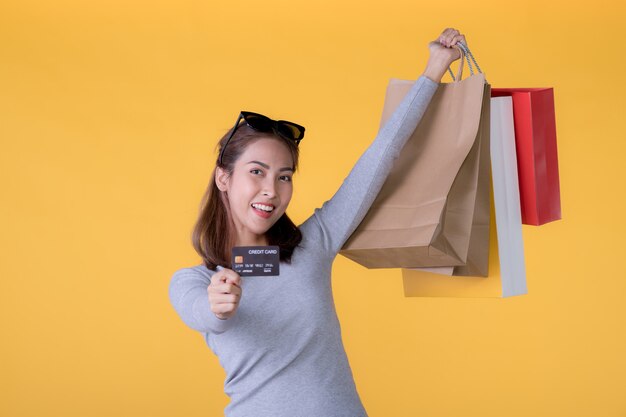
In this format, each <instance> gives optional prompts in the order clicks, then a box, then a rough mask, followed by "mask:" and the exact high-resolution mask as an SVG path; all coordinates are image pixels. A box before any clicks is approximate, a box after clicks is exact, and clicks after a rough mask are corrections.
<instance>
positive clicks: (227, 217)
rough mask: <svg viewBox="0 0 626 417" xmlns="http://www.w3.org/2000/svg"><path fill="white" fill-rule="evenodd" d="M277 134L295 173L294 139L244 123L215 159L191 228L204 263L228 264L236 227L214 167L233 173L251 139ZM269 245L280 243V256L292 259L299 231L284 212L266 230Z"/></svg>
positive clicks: (296, 153) (219, 146) (209, 265)
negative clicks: (220, 154)
mask: <svg viewBox="0 0 626 417" xmlns="http://www.w3.org/2000/svg"><path fill="white" fill-rule="evenodd" d="M233 129H234V127H233V128H231V129H229V130H228V132H226V133H225V134H224V136H222V138H221V139H220V140H219V142H218V143H217V145H216V148H217V150H218V152H217V153H218V154H219V152H220V151H221V150H222V147H223V146H224V143H226V140H227V139H228V137H229V136H230V133H231V132H232V130H233ZM268 137H271V138H276V139H277V140H280V141H281V142H282V143H284V144H285V145H286V146H287V147H288V148H289V151H290V153H291V156H292V159H293V169H294V173H295V171H296V170H297V168H298V156H299V151H298V146H297V145H296V144H295V142H293V141H290V140H287V139H283V138H282V137H280V136H278V135H274V134H273V133H266V132H258V131H256V130H254V129H252V128H251V127H249V126H248V125H247V124H246V123H243V124H241V125H240V126H239V127H238V128H237V131H236V132H235V134H234V135H233V137H232V138H231V139H230V142H228V146H227V147H226V149H225V150H224V155H223V156H222V163H221V164H220V161H216V162H215V168H213V173H212V175H211V179H210V181H209V184H208V186H207V188H206V191H205V192H204V196H203V197H202V201H201V203H200V213H199V215H198V219H197V221H196V224H195V226H194V228H193V232H192V237H191V240H192V243H193V247H194V249H195V250H196V252H198V254H199V255H200V256H201V257H202V261H203V263H204V265H205V266H206V267H207V268H209V269H211V270H215V269H216V267H217V265H221V266H223V267H225V268H230V267H231V264H230V251H231V249H232V247H233V246H234V245H235V233H236V231H235V227H234V223H233V221H232V217H231V214H230V209H229V206H228V198H227V197H226V196H225V195H224V193H223V192H222V191H220V189H219V188H217V185H216V184H215V173H216V171H217V167H218V166H219V167H220V168H222V169H224V170H225V171H226V172H227V174H228V176H230V175H232V174H233V169H234V166H235V162H236V161H237V159H239V157H240V156H241V154H242V153H243V152H244V151H245V149H246V148H247V147H248V145H250V144H251V143H253V142H255V141H257V140H259V139H261V138H268ZM266 237H267V240H268V243H269V244H270V245H278V246H279V247H280V260H281V261H284V262H287V263H291V255H292V254H293V251H294V249H295V248H296V247H297V246H298V244H300V242H301V241H302V233H301V232H300V229H298V226H296V225H295V224H294V223H293V221H291V219H290V218H289V216H287V212H285V213H283V215H282V216H281V217H280V218H279V219H278V220H277V221H276V223H274V225H272V227H271V228H270V229H269V230H268V231H267V232H266Z"/></svg>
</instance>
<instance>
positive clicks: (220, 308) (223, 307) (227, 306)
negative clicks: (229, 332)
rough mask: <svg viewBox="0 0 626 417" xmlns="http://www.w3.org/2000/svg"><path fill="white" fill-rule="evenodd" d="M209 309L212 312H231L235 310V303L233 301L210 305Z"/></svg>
mask: <svg viewBox="0 0 626 417" xmlns="http://www.w3.org/2000/svg"><path fill="white" fill-rule="evenodd" d="M211 311H212V312H213V313H214V314H223V313H231V312H233V311H235V304H234V303H223V304H216V305H214V306H211Z"/></svg>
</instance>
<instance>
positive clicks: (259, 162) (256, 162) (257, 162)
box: [248, 161, 293, 172]
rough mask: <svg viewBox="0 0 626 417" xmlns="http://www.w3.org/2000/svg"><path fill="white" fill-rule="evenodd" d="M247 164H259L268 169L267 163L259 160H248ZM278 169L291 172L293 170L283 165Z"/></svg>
mask: <svg viewBox="0 0 626 417" xmlns="http://www.w3.org/2000/svg"><path fill="white" fill-rule="evenodd" d="M248 164H259V165H261V166H262V167H263V168H265V169H270V166H269V165H267V164H264V163H263V162H261V161H250V162H248ZM278 171H280V172H283V171H291V172H293V168H291V167H283V168H281V169H279V170H278Z"/></svg>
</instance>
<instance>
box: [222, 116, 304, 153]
mask: <svg viewBox="0 0 626 417" xmlns="http://www.w3.org/2000/svg"><path fill="white" fill-rule="evenodd" d="M241 119H243V120H244V121H245V122H246V124H247V125H248V126H250V127H251V128H252V129H254V130H256V131H258V132H274V133H276V134H277V135H279V136H280V137H283V138H285V139H288V140H292V141H294V142H295V143H296V145H298V144H300V141H301V140H302V138H303V137H304V126H300V125H299V124H296V123H293V122H289V121H287V120H273V119H270V118H269V117H267V116H264V115H262V114H259V113H254V112H251V111H242V112H241V113H239V117H237V122H236V123H235V126H234V127H233V131H232V132H231V133H230V136H229V137H228V139H227V140H226V143H225V144H224V146H223V147H222V151H221V152H220V157H219V163H220V165H221V164H222V156H224V149H226V145H228V142H230V139H231V138H232V137H233V135H234V134H235V131H236V130H237V128H238V127H239V126H240V124H239V122H240V121H241Z"/></svg>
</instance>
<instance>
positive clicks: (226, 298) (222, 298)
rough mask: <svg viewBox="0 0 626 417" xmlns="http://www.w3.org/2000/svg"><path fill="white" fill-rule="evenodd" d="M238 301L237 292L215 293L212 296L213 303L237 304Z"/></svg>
mask: <svg viewBox="0 0 626 417" xmlns="http://www.w3.org/2000/svg"><path fill="white" fill-rule="evenodd" d="M238 302H239V296H238V295H235V294H213V295H212V296H211V304H228V303H234V304H236V303H238Z"/></svg>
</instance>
